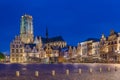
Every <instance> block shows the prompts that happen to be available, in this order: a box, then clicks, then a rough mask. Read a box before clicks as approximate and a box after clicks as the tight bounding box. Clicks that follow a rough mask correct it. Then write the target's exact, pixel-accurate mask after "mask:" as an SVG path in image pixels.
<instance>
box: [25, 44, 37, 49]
mask: <svg viewBox="0 0 120 80" xmlns="http://www.w3.org/2000/svg"><path fill="white" fill-rule="evenodd" d="M26 46H29V47H30V48H31V49H33V48H34V47H35V46H36V44H25V47H26Z"/></svg>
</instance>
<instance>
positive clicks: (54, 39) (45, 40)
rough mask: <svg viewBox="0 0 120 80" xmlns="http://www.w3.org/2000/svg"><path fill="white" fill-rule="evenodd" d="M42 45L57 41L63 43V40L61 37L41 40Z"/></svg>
mask: <svg viewBox="0 0 120 80" xmlns="http://www.w3.org/2000/svg"><path fill="white" fill-rule="evenodd" d="M41 39H42V42H43V43H50V42H58V41H64V39H63V38H62V36H56V37H52V38H48V39H47V38H43V37H42V38H41Z"/></svg>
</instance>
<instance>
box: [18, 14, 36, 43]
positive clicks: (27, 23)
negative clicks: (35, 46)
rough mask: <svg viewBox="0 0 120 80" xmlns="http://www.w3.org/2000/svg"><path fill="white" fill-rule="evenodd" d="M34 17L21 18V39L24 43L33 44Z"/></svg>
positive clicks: (25, 16)
mask: <svg viewBox="0 0 120 80" xmlns="http://www.w3.org/2000/svg"><path fill="white" fill-rule="evenodd" d="M32 20H33V19H32V16H30V15H24V16H22V17H21V26H20V37H21V40H22V42H24V43H33V37H34V35H33V21H32Z"/></svg>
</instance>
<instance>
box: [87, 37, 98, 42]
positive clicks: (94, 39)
mask: <svg viewBox="0 0 120 80" xmlns="http://www.w3.org/2000/svg"><path fill="white" fill-rule="evenodd" d="M91 40H92V41H93V42H97V41H100V40H99V39H97V38H88V39H86V40H85V41H91Z"/></svg>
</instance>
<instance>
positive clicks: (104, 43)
mask: <svg viewBox="0 0 120 80" xmlns="http://www.w3.org/2000/svg"><path fill="white" fill-rule="evenodd" d="M100 55H101V57H102V58H103V59H105V60H107V61H120V33H117V32H115V31H114V30H111V31H110V35H109V36H108V37H105V35H104V34H103V35H102V37H101V39H100Z"/></svg>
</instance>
